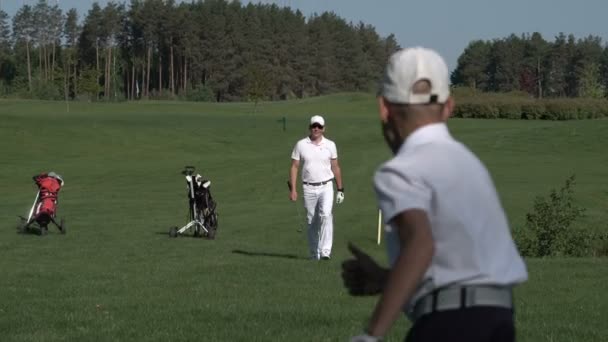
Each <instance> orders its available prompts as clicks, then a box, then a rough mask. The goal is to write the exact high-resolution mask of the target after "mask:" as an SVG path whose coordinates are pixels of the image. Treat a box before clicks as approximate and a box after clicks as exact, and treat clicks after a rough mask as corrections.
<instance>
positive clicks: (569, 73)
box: [451, 32, 608, 98]
mask: <svg viewBox="0 0 608 342" xmlns="http://www.w3.org/2000/svg"><path fill="white" fill-rule="evenodd" d="M451 81H452V84H453V85H455V86H466V87H471V88H474V89H476V90H480V91H485V92H511V91H520V92H525V93H528V94H530V95H532V96H534V97H537V98H543V97H551V98H557V97H586V98H604V97H606V95H607V94H606V90H607V89H608V47H607V46H606V45H605V44H603V43H602V39H601V38H600V37H597V36H592V35H590V36H588V37H585V38H581V39H576V38H575V37H574V35H572V34H570V35H567V36H566V35H565V34H564V33H560V34H559V35H558V36H557V37H555V40H554V41H552V42H551V41H546V40H545V39H544V38H543V37H542V35H541V34H540V33H538V32H535V33H532V34H524V35H521V36H516V35H515V34H511V35H510V36H508V37H506V38H502V39H494V40H491V41H484V40H476V41H472V42H471V43H470V44H469V45H468V46H467V47H466V48H465V50H464V52H463V53H462V54H461V55H460V57H459V58H458V65H457V67H456V69H455V70H454V72H453V73H452V76H451Z"/></svg>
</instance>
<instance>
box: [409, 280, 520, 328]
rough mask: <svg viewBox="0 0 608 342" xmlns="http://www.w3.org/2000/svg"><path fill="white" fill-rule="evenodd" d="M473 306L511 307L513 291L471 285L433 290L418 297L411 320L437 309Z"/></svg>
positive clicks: (489, 286) (496, 287)
mask: <svg viewBox="0 0 608 342" xmlns="http://www.w3.org/2000/svg"><path fill="white" fill-rule="evenodd" d="M474 306H493V307H500V308H507V309H512V308H513V291H512V289H511V287H508V286H491V285H471V286H454V287H447V288H443V289H438V290H435V291H433V292H431V293H429V294H428V295H426V296H424V297H422V298H420V299H419V300H418V301H416V304H415V305H414V310H413V312H412V314H411V315H410V318H411V319H412V321H416V320H417V319H418V318H420V317H422V316H424V315H426V314H430V313H433V312H437V311H446V310H456V309H463V308H469V307H474Z"/></svg>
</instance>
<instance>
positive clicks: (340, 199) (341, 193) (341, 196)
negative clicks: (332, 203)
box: [336, 190, 344, 204]
mask: <svg viewBox="0 0 608 342" xmlns="http://www.w3.org/2000/svg"><path fill="white" fill-rule="evenodd" d="M342 202H344V191H343V190H342V191H340V190H338V192H337V193H336V203H337V204H340V203H342Z"/></svg>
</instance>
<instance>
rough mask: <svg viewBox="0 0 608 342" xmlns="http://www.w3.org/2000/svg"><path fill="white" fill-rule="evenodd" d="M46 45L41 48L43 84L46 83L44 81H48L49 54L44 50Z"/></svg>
mask: <svg viewBox="0 0 608 342" xmlns="http://www.w3.org/2000/svg"><path fill="white" fill-rule="evenodd" d="M46 47H47V46H46V44H44V46H43V47H42V49H43V51H44V55H43V57H42V60H43V64H44V81H45V82H44V83H46V81H48V79H49V53H48V51H47V49H46Z"/></svg>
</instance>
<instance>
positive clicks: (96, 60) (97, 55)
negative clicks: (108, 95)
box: [95, 39, 99, 100]
mask: <svg viewBox="0 0 608 342" xmlns="http://www.w3.org/2000/svg"><path fill="white" fill-rule="evenodd" d="M95 70H96V71H97V74H96V75H95V79H96V80H97V86H99V39H95ZM98 89H99V88H98ZM95 99H96V100H99V92H98V91H97V92H95Z"/></svg>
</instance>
